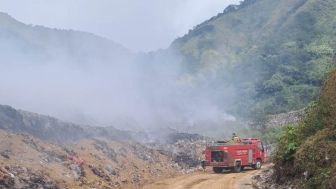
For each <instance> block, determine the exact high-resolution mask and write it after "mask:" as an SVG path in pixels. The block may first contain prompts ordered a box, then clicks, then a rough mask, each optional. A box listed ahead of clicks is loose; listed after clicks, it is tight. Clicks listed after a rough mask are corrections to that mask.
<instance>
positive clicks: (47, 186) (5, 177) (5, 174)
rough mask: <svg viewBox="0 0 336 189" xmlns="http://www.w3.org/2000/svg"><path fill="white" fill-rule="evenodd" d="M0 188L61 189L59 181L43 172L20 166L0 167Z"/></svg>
mask: <svg viewBox="0 0 336 189" xmlns="http://www.w3.org/2000/svg"><path fill="white" fill-rule="evenodd" d="M0 188H8V189H14V188H31V189H40V188H43V189H62V188H65V187H62V186H61V184H60V183H57V182H55V181H53V180H52V179H50V178H49V177H48V176H47V174H46V173H44V172H34V171H32V170H31V169H29V168H25V167H20V166H11V167H9V166H5V167H0Z"/></svg>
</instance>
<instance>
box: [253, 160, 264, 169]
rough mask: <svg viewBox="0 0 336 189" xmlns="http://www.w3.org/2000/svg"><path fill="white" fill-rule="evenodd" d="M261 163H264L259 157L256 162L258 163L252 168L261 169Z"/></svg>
mask: <svg viewBox="0 0 336 189" xmlns="http://www.w3.org/2000/svg"><path fill="white" fill-rule="evenodd" d="M261 165H262V163H261V160H260V159H258V160H257V162H256V164H255V165H253V167H252V168H253V169H261Z"/></svg>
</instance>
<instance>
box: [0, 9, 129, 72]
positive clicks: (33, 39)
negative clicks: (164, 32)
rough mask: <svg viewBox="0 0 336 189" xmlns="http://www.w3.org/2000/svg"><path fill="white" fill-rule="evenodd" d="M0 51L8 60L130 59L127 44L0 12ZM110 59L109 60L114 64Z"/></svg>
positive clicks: (84, 61)
mask: <svg viewBox="0 0 336 189" xmlns="http://www.w3.org/2000/svg"><path fill="white" fill-rule="evenodd" d="M0 41H1V43H0V53H1V54H0V55H1V59H2V61H3V62H6V63H7V64H8V63H10V64H50V63H53V62H54V63H58V64H60V63H64V62H67V63H68V64H70V65H76V64H79V65H81V66H84V65H87V64H92V63H96V64H97V63H107V62H106V60H114V61H113V62H114V63H118V62H119V61H125V60H129V59H130V56H133V55H132V53H130V52H129V51H128V50H127V49H126V48H124V47H122V46H121V45H119V44H116V43H114V42H112V41H110V40H108V39H105V38H102V37H98V36H95V35H93V34H90V33H85V32H79V31H73V30H60V29H51V28H46V27H43V26H32V25H27V24H24V23H21V22H19V21H17V20H15V19H14V18H12V17H11V16H9V15H7V14H5V13H0ZM113 62H109V64H113Z"/></svg>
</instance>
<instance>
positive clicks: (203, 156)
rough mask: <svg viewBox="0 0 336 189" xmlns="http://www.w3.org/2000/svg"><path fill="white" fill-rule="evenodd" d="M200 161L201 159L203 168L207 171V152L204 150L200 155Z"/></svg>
mask: <svg viewBox="0 0 336 189" xmlns="http://www.w3.org/2000/svg"><path fill="white" fill-rule="evenodd" d="M199 161H200V164H201V167H202V169H203V172H205V163H206V160H205V152H204V151H203V152H202V154H201V155H200V157H199Z"/></svg>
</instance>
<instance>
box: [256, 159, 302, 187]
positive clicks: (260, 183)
mask: <svg viewBox="0 0 336 189" xmlns="http://www.w3.org/2000/svg"><path fill="white" fill-rule="evenodd" d="M273 173H274V172H273V164H271V165H268V166H267V167H266V168H264V169H263V170H262V171H260V172H258V173H257V174H255V175H254V176H253V177H252V186H253V188H254V189H299V188H301V187H300V184H299V183H300V182H299V181H298V182H287V183H282V184H281V185H279V184H276V182H275V181H274V177H273V176H272V175H273Z"/></svg>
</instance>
